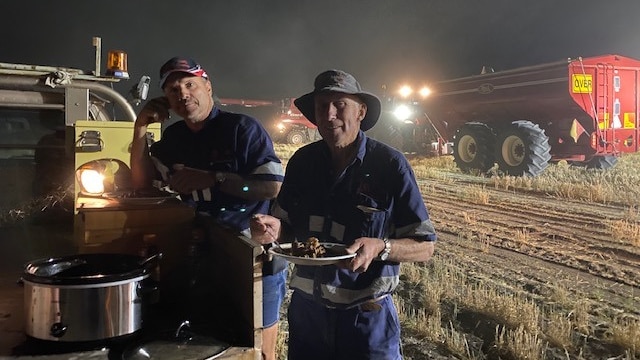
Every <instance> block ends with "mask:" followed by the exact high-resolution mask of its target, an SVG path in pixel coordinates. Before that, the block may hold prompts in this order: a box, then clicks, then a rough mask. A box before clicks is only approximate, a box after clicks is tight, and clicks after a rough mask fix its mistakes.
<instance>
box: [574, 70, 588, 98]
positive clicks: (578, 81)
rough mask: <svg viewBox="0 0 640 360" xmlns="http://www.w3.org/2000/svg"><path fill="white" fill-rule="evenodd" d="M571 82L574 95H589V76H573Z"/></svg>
mask: <svg viewBox="0 0 640 360" xmlns="http://www.w3.org/2000/svg"><path fill="white" fill-rule="evenodd" d="M571 81H572V83H573V90H572V91H573V93H574V94H590V93H591V74H573V76H572V79H571Z"/></svg>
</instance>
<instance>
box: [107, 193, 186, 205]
mask: <svg viewBox="0 0 640 360" xmlns="http://www.w3.org/2000/svg"><path fill="white" fill-rule="evenodd" d="M177 197H178V194H167V195H163V196H148V197H140V196H104V198H105V199H112V200H116V201H118V202H119V203H121V204H128V205H156V204H162V203H163V202H165V201H168V200H172V199H176V198H177Z"/></svg>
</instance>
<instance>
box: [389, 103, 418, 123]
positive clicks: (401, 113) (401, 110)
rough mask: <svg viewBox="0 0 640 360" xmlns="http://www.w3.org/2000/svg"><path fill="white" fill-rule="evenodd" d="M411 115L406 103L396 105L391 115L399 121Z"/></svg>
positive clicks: (411, 112)
mask: <svg viewBox="0 0 640 360" xmlns="http://www.w3.org/2000/svg"><path fill="white" fill-rule="evenodd" d="M411 115H413V111H412V110H411V108H410V107H408V106H407V105H398V106H397V107H396V108H395V110H393V116H395V117H396V119H398V120H400V121H405V120H407V119H408V118H409V117H411Z"/></svg>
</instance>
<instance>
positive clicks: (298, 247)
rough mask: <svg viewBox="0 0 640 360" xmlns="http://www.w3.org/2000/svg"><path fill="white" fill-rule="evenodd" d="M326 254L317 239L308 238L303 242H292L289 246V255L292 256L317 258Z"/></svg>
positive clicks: (325, 250)
mask: <svg viewBox="0 0 640 360" xmlns="http://www.w3.org/2000/svg"><path fill="white" fill-rule="evenodd" d="M326 253H327V249H326V248H325V247H324V246H322V245H321V244H320V240H318V238H317V237H310V238H309V239H307V241H305V242H299V241H294V242H293V243H292V244H291V255H293V256H299V257H306V258H319V257H323V256H324V255H325V254H326Z"/></svg>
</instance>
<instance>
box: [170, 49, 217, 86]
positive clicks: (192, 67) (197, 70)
mask: <svg viewBox="0 0 640 360" xmlns="http://www.w3.org/2000/svg"><path fill="white" fill-rule="evenodd" d="M175 72H183V73H187V74H191V75H193V76H199V77H201V78H205V79H207V80H208V79H209V75H207V72H206V71H204V69H203V68H202V66H200V64H198V63H197V62H196V61H195V60H193V59H190V58H186V57H180V56H176V57H172V58H171V59H169V60H168V61H167V62H166V63H164V65H162V67H161V68H160V88H161V89H163V88H164V83H165V82H166V81H167V78H168V77H169V75H171V74H173V73H175Z"/></svg>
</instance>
